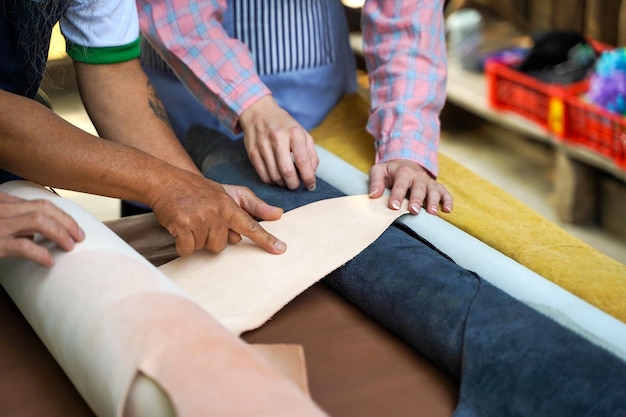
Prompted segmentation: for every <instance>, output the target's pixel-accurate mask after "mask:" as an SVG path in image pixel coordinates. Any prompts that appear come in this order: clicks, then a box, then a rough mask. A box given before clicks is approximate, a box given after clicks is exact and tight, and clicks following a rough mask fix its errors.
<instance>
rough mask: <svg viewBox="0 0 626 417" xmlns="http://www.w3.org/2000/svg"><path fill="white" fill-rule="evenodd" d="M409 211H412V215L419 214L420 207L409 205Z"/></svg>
mask: <svg viewBox="0 0 626 417" xmlns="http://www.w3.org/2000/svg"><path fill="white" fill-rule="evenodd" d="M411 210H413V213H415V214H417V213H419V212H420V206H419V205H417V204H413V205H411Z"/></svg>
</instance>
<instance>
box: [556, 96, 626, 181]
mask: <svg viewBox="0 0 626 417" xmlns="http://www.w3.org/2000/svg"><path fill="white" fill-rule="evenodd" d="M585 92H586V90H585ZM563 117H564V125H565V126H566V131H565V142H566V143H570V144H572V145H576V146H582V147H585V148H587V149H590V150H593V151H595V152H597V153H599V154H601V155H604V156H605V157H607V158H610V159H612V160H613V161H614V162H615V164H616V165H618V166H619V167H621V168H624V169H626V117H624V116H622V115H619V114H616V113H612V112H610V111H608V110H606V109H604V108H602V107H600V106H597V105H595V104H592V103H589V102H587V101H585V99H584V94H583V95H580V96H578V95H571V96H566V97H564V112H563Z"/></svg>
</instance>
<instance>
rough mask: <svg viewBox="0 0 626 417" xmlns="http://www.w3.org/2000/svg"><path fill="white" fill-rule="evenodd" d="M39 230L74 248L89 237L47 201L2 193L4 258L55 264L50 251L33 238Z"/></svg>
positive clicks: (0, 227)
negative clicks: (24, 198) (30, 199)
mask: <svg viewBox="0 0 626 417" xmlns="http://www.w3.org/2000/svg"><path fill="white" fill-rule="evenodd" d="M36 233H39V234H41V235H42V236H44V237H46V238H48V239H50V240H52V241H54V242H56V243H57V244H58V245H59V246H60V247H61V248H62V249H64V250H66V251H70V250H72V249H73V248H74V246H75V244H76V243H77V242H81V241H82V240H83V239H84V238H85V234H84V232H83V230H82V229H81V228H80V226H78V224H77V223H76V222H75V221H74V219H72V218H71V217H70V216H69V215H68V214H66V213H65V212H64V211H63V210H61V209H59V208H58V207H57V206H55V205H54V204H52V203H51V202H49V201H47V200H32V201H29V200H23V199H21V198H17V197H14V196H12V195H10V194H6V193H3V192H0V258H8V257H17V258H24V259H30V260H32V261H34V262H37V263H39V264H41V265H43V266H46V267H51V266H52V265H53V264H54V258H53V257H52V255H51V254H50V252H49V251H48V250H47V249H46V248H44V247H43V246H41V245H38V244H37V243H35V242H34V241H33V238H34V236H35V234H36Z"/></svg>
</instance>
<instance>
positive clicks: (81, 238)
mask: <svg viewBox="0 0 626 417" xmlns="http://www.w3.org/2000/svg"><path fill="white" fill-rule="evenodd" d="M78 237H79V238H80V240H83V239H85V231H84V230H83V229H82V227H79V228H78Z"/></svg>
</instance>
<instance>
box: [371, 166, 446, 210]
mask: <svg viewBox="0 0 626 417" xmlns="http://www.w3.org/2000/svg"><path fill="white" fill-rule="evenodd" d="M369 175H370V187H369V194H370V197H372V198H379V197H381V196H382V195H383V193H384V191H385V187H386V188H390V189H391V195H390V196H389V208H392V209H395V210H397V209H399V208H400V205H401V204H402V201H403V200H404V198H405V197H406V196H408V198H409V211H410V212H411V213H412V214H418V213H419V211H420V209H421V207H422V206H423V207H425V208H426V210H427V211H428V212H429V213H430V214H433V215H437V212H438V211H439V206H440V205H441V207H442V209H443V211H444V212H445V213H450V212H451V211H452V207H453V203H452V200H453V199H452V194H450V192H448V190H447V189H446V187H445V186H444V185H443V184H441V183H439V182H437V180H436V179H434V178H433V177H432V176H431V175H430V174H429V173H428V171H427V170H426V169H424V168H423V167H421V166H420V165H419V164H417V163H415V162H412V161H409V160H403V159H397V160H393V161H388V162H385V163H381V164H376V165H374V166H373V167H372V168H371V169H370V173H369Z"/></svg>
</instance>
